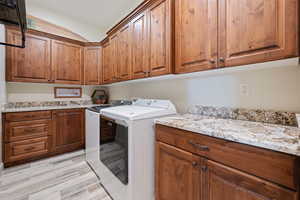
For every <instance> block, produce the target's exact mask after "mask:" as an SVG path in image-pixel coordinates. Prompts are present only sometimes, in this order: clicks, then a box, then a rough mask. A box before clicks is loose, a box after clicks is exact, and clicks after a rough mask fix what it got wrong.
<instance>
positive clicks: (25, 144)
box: [5, 137, 49, 162]
mask: <svg viewBox="0 0 300 200" xmlns="http://www.w3.org/2000/svg"><path fill="white" fill-rule="evenodd" d="M48 152H49V139H48V137H42V138H37V139H31V140H25V141H21V142H12V143H8V144H5V162H14V161H19V160H23V159H29V158H34V157H36V156H39V155H43V154H47V153H48Z"/></svg>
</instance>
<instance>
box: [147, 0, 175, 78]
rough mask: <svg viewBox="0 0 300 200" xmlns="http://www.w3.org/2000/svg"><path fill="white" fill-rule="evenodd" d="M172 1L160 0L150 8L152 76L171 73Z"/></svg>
mask: <svg viewBox="0 0 300 200" xmlns="http://www.w3.org/2000/svg"><path fill="white" fill-rule="evenodd" d="M171 10H172V7H171V1H170V0H160V1H158V2H157V3H155V4H154V5H152V6H151V7H150V8H149V11H148V12H149V13H148V15H149V51H150V52H149V54H150V75H151V76H158V75H163V74H169V73H171V44H172V43H171V38H172V37H171Z"/></svg>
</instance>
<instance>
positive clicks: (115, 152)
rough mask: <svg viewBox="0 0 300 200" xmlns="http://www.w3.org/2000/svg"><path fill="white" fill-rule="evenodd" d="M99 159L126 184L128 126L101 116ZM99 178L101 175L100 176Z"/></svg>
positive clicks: (122, 122) (123, 122)
mask: <svg viewBox="0 0 300 200" xmlns="http://www.w3.org/2000/svg"><path fill="white" fill-rule="evenodd" d="M100 127H101V130H100V141H101V146H100V160H101V163H102V164H103V165H104V166H105V167H106V168H107V169H108V170H109V171H110V173H111V174H113V175H114V177H115V178H117V179H118V180H119V181H120V182H121V183H122V184H123V185H127V184H128V126H127V123H126V122H125V121H119V120H114V119H110V118H108V117H105V116H101V126H100ZM100 178H101V177H100Z"/></svg>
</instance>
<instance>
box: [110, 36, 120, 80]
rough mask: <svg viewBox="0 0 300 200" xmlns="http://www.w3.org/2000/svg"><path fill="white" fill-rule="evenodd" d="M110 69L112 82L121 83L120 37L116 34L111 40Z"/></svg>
mask: <svg viewBox="0 0 300 200" xmlns="http://www.w3.org/2000/svg"><path fill="white" fill-rule="evenodd" d="M110 46H111V47H110V48H111V49H110V67H111V76H112V82H117V81H119V57H120V56H121V55H120V54H119V35H118V34H115V35H113V36H112V37H111V38H110Z"/></svg>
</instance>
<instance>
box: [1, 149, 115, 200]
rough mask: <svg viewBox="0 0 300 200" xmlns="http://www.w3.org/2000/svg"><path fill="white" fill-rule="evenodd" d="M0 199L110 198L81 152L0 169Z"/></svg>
mask: <svg viewBox="0 0 300 200" xmlns="http://www.w3.org/2000/svg"><path fill="white" fill-rule="evenodd" d="M0 200H111V198H110V197H109V196H108V195H107V193H106V192H105V190H104V189H103V187H102V186H101V184H100V181H99V179H98V178H97V176H96V175H95V174H94V172H93V171H92V170H91V168H90V167H89V166H88V164H87V163H86V162H85V157H84V152H83V151H80V152H75V153H71V154H65V155H62V156H57V157H53V158H49V159H45V160H42V161H37V162H33V163H30V164H25V165H20V166H17V167H12V168H8V169H5V170H3V172H2V175H1V176H0Z"/></svg>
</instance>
